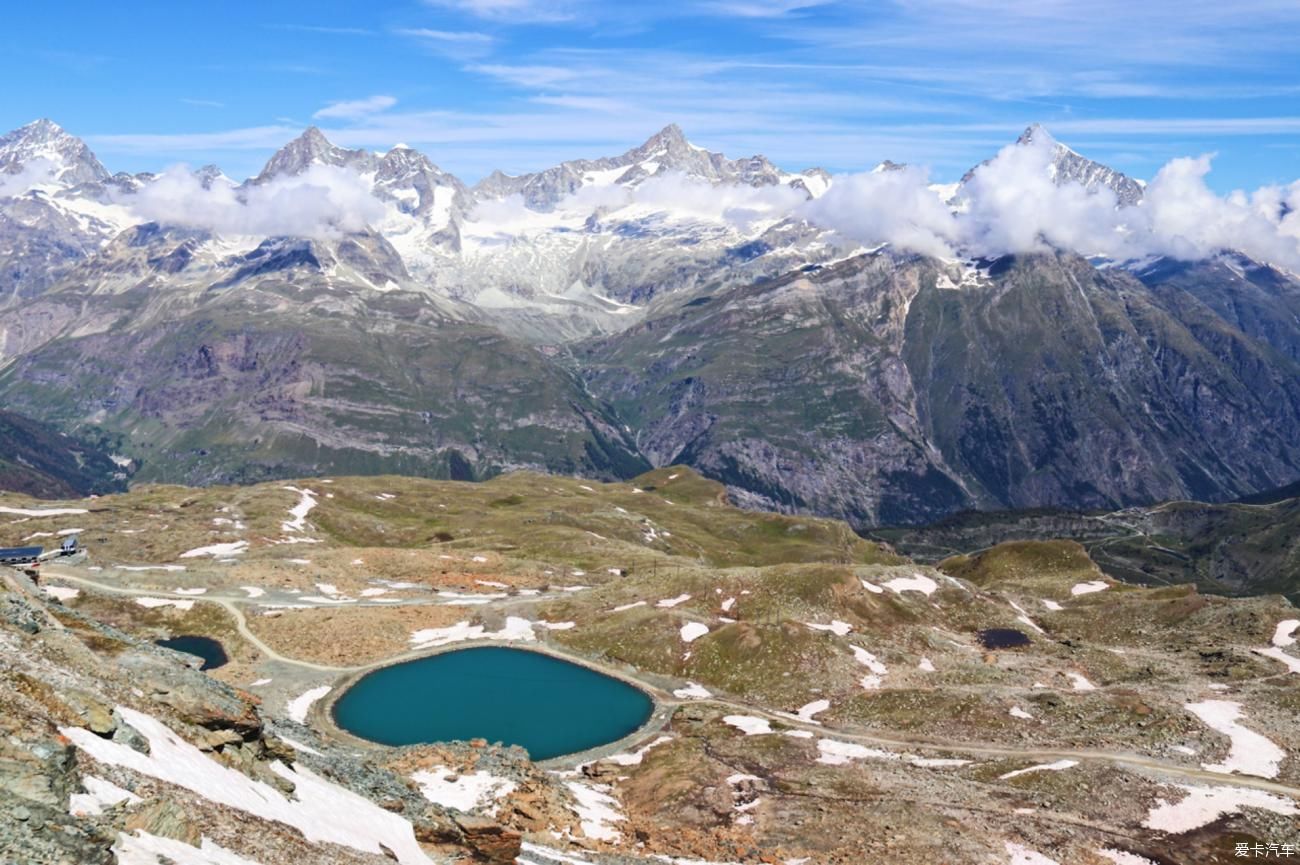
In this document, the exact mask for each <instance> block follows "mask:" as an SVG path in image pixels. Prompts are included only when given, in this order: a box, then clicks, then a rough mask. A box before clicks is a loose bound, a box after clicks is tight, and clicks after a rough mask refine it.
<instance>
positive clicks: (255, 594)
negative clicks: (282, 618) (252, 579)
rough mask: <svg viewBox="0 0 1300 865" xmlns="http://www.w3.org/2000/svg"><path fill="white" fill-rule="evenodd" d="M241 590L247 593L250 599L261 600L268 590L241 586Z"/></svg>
mask: <svg viewBox="0 0 1300 865" xmlns="http://www.w3.org/2000/svg"><path fill="white" fill-rule="evenodd" d="M240 588H241V589H243V590H244V591H245V592H247V593H248V596H249V597H250V598H260V597H262V595H265V594H266V589H263V588H259V587H258V586H240Z"/></svg>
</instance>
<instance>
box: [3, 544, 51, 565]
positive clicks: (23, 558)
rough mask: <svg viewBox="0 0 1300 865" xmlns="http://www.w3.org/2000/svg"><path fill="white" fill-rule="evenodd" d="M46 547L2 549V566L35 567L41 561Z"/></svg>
mask: <svg viewBox="0 0 1300 865" xmlns="http://www.w3.org/2000/svg"><path fill="white" fill-rule="evenodd" d="M44 550H45V548H44V547H0V565H14V566H20V565H34V564H36V563H37V562H39V561H40V560H41V553H42V552H44Z"/></svg>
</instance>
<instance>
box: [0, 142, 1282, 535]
mask: <svg viewBox="0 0 1300 865" xmlns="http://www.w3.org/2000/svg"><path fill="white" fill-rule="evenodd" d="M19 133H22V134H19ZM4 140H5V141H6V142H7V144H6V145H5V146H6V150H5V159H6V161H5V163H4V164H5V165H6V169H5V172H6V173H5V174H3V175H0V179H7V183H8V185H7V186H6V187H5V188H4V191H3V195H0V266H2V268H0V279H2V280H3V281H2V282H0V401H3V402H4V403H5V404H6V405H7V406H10V407H12V408H13V409H14V410H16V411H19V412H21V413H23V414H25V415H27V416H30V417H33V418H36V419H38V420H41V421H44V422H50V423H54V424H56V425H58V426H59V427H60V428H63V429H66V430H70V431H71V430H77V429H81V428H84V427H87V426H93V427H96V428H99V429H103V430H106V431H108V432H109V433H111V434H113V435H120V436H124V437H125V438H127V439H132V440H134V439H133V437H138V438H139V440H140V443H141V444H140V448H142V450H140V451H139V452H138V453H132V454H131V455H132V456H137V457H141V458H144V459H145V467H144V469H143V474H142V475H140V477H143V478H150V477H151V478H153V479H167V478H173V473H174V479H183V480H186V481H189V482H202V483H206V482H214V481H237V480H247V479H253V478H266V477H286V476H298V475H303V474H312V473H317V472H320V471H327V470H337V471H349V472H381V471H403V472H409V473H419V474H434V475H439V476H450V477H458V478H466V479H468V478H475V477H484V476H487V475H490V474H492V473H494V472H497V471H501V470H504V469H508V468H517V467H531V468H540V469H546V470H550V471H561V472H565V473H582V474H591V475H597V476H601V477H628V476H631V475H633V474H635V473H637V472H639V471H642V470H644V468H645V467H646V466H647V465H652V464H653V465H667V464H671V463H679V462H680V463H686V464H690V465H692V466H695V467H696V468H698V469H700V470H702V471H704V472H705V473H707V474H709V475H710V476H711V477H714V478H717V479H720V480H723V481H725V482H726V483H727V484H728V485H729V486H730V487H731V489H732V491H733V493H735V494H736V496H737V497H738V499H739V500H742V501H747V502H750V503H762V504H764V505H765V506H769V507H777V508H781V509H788V510H808V511H813V512H817V513H824V514H835V515H839V516H844V517H846V518H848V519H851V520H852V521H854V522H855V523H856V524H858V525H864V526H865V525H873V524H879V523H888V522H906V521H911V520H916V519H929V518H933V517H937V516H942V515H943V514H946V513H950V512H952V511H955V510H959V509H962V508H967V507H1032V506H1045V505H1052V506H1062V507H1084V506H1086V507H1112V506H1118V505H1121V504H1125V503H1132V502H1141V501H1147V500H1151V499H1154V498H1177V497H1180V496H1197V497H1230V496H1237V495H1242V494H1246V493H1250V492H1253V491H1256V490H1259V489H1263V488H1265V487H1268V486H1276V485H1279V484H1282V483H1286V482H1288V481H1290V480H1293V469H1294V466H1296V465H1300V436H1298V435H1296V434H1295V433H1294V430H1297V429H1300V423H1298V422H1297V410H1296V409H1295V406H1298V405H1300V392H1298V391H1297V386H1296V384H1295V383H1296V382H1300V366H1297V364H1300V329H1297V327H1296V325H1295V322H1296V321H1300V280H1296V279H1295V278H1293V277H1292V276H1291V275H1289V274H1288V273H1287V272H1285V271H1283V270H1279V269H1277V268H1274V267H1270V266H1266V265H1263V264H1261V263H1260V262H1257V261H1251V260H1250V259H1249V258H1246V257H1242V256H1240V255H1238V254H1231V255H1224V254H1220V253H1221V250H1216V251H1215V252H1214V253H1212V254H1210V255H1207V256H1201V257H1193V258H1194V259H1195V260H1191V261H1182V260H1179V261H1175V260H1173V259H1170V258H1167V257H1166V258H1156V257H1148V258H1146V259H1144V260H1143V261H1141V262H1139V263H1138V264H1131V265H1129V266H1127V267H1120V266H1115V264H1114V263H1113V262H1097V261H1093V260H1089V259H1086V258H1082V257H1080V256H1079V255H1077V254H1074V253H1072V252H1070V251H1068V250H1063V249H1054V250H1044V249H1042V248H1035V249H1034V251H1033V252H1032V253H1017V254H1015V255H992V256H984V257H980V256H978V255H973V254H971V253H970V251H969V250H967V249H964V248H962V247H961V244H962V243H963V242H965V241H963V240H962V238H963V234H962V232H961V231H960V230H957V229H959V228H960V227H961V226H960V220H961V219H963V218H967V217H971V213H972V212H970V211H962V201H961V196H962V194H963V191H962V190H961V189H960V188H958V189H956V190H954V189H953V188H952V186H940V185H934V186H931V187H930V188H929V190H927V189H926V188H925V186H924V185H922V184H924V183H926V181H925V179H924V175H923V173H921V172H913V171H908V170H905V169H904V168H903V167H902V166H900V165H898V164H897V163H888V162H887V163H882V164H881V165H880V166H879V167H878V169H877V171H876V173H875V174H872V175H863V176H861V177H857V178H848V179H844V180H842V181H837V182H835V183H834V184H832V183H831V181H830V179H829V178H828V176H827V175H825V173H824V172H819V171H817V170H810V171H805V172H802V173H798V174H795V173H790V172H787V171H784V170H782V169H779V168H777V167H776V166H774V165H772V163H770V162H769V161H767V160H766V159H764V158H762V157H753V158H751V159H743V160H730V159H727V158H726V157H724V156H722V155H721V154H717V153H712V152H709V151H707V150H704V149H702V148H699V147H696V146H695V145H692V144H691V143H690V142H689V141H687V140H686V139H685V137H684V136H683V135H682V133H681V130H679V129H677V128H676V127H668V128H667V129H665V130H663V131H662V132H660V133H658V134H657V135H655V136H653V137H651V138H650V139H649V140H648V141H647V142H646V143H645V144H643V145H641V146H639V147H636V148H633V149H632V150H629V151H627V152H626V153H624V154H622V155H620V156H615V157H609V158H605V159H596V160H580V161H576V162H566V163H563V164H561V165H558V166H555V167H553V168H550V169H547V170H545V171H541V172H537V173H535V174H531V175H527V176H524V177H515V178H509V177H505V176H504V175H499V174H498V175H493V176H491V177H489V178H487V179H486V180H484V181H483V182H482V183H480V184H478V185H477V186H475V187H473V188H467V187H466V186H465V184H463V183H462V182H461V181H460V180H458V179H457V178H455V177H454V176H452V175H450V174H448V173H446V172H444V171H442V170H441V169H439V168H438V167H437V165H436V164H435V163H434V162H433V161H431V160H430V159H428V158H427V157H426V156H425V155H423V154H421V153H419V152H418V151H416V150H413V149H411V148H408V147H401V146H398V147H394V148H393V149H391V150H389V151H386V152H383V153H375V152H370V151H365V150H350V149H347V148H342V147H338V146H336V145H334V144H332V143H331V142H330V141H329V139H328V138H327V137H326V136H325V135H324V134H323V133H322V132H320V131H319V130H316V129H309V130H307V131H306V132H305V133H303V135H301V136H300V137H298V138H297V139H295V140H294V141H292V142H289V144H287V145H286V146H285V147H284V148H282V149H281V150H280V151H279V152H278V153H276V154H275V155H274V156H273V157H272V158H271V159H270V160H269V161H268V163H267V165H266V168H265V169H264V170H263V171H262V172H260V173H259V174H258V175H257V176H256V177H254V178H252V179H250V180H248V181H245V182H243V183H238V184H237V183H235V181H233V180H231V179H230V178H228V177H226V176H225V175H224V174H222V173H221V172H220V170H219V169H217V168H215V167H213V166H205V167H204V168H200V169H198V170H197V171H194V172H189V171H187V170H178V169H172V170H169V171H167V172H164V173H163V174H160V175H157V176H155V175H151V174H138V175H115V176H111V177H110V176H108V173H107V171H105V170H104V169H103V166H100V165H99V164H98V161H97V160H94V157H93V155H92V154H90V153H89V150H87V149H85V147H84V145H82V144H80V142H77V141H76V140H75V139H72V138H71V136H66V133H62V132H61V131H56V130H55V129H54V128H52V125H50V124H33V126H32V127H29V128H27V131H26V132H24V131H23V130H19V131H18V132H15V133H12V134H11V135H9V136H6V137H5V139H4ZM42 142H43V143H42ZM1049 143H1050V147H1044V145H1047V144H1049ZM1019 144H1020V146H1023V147H1030V146H1033V147H1037V148H1041V152H1030V151H1017V150H1016V149H1015V148H1014V147H1010V148H1009V149H1008V152H1010V153H1011V154H1012V155H1016V154H1020V155H1022V156H1026V157H1032V158H1024V159H1013V160H1011V162H1012V167H1013V168H1016V169H1017V170H1019V171H1021V172H1022V173H1023V171H1024V170H1025V169H1026V168H1027V169H1028V170H1030V171H1032V172H1036V171H1039V170H1040V169H1041V170H1043V171H1045V172H1046V173H1047V176H1048V177H1049V178H1050V179H1051V180H1053V181H1054V182H1055V183H1056V184H1058V185H1064V184H1067V183H1078V184H1081V185H1082V186H1083V187H1085V188H1087V189H1099V188H1106V189H1110V190H1114V192H1115V194H1116V196H1117V199H1118V204H1119V205H1120V206H1121V208H1127V207H1147V206H1149V205H1151V204H1152V203H1153V202H1154V201H1155V193H1154V192H1153V193H1152V194H1151V196H1148V197H1147V200H1145V201H1144V200H1142V186H1141V184H1140V183H1139V182H1138V181H1136V180H1133V179H1131V178H1128V177H1126V176H1124V175H1122V174H1120V173H1119V172H1115V171H1112V170H1110V169H1108V168H1106V167H1105V166H1102V165H1100V164H1098V163H1095V162H1092V161H1090V160H1087V159H1086V158H1084V157H1082V156H1080V155H1079V154H1077V153H1075V152H1074V151H1072V150H1070V149H1069V148H1067V147H1065V146H1064V145H1061V144H1059V142H1055V141H1053V140H1050V139H1049V138H1047V137H1046V132H1044V131H1043V130H1041V129H1039V128H1031V129H1030V130H1028V131H1027V132H1026V134H1025V135H1024V136H1022V137H1021V139H1020V141H1019ZM51 153H53V154H54V155H55V156H57V159H55V158H52V157H50V156H49V155H48V154H51ZM33 166H35V167H33ZM51 166H54V167H53V170H51V168H50V167H51ZM96 166H98V170H96ZM1004 176H1007V173H1006V172H1003V174H1001V175H1000V174H998V173H997V172H991V173H990V174H989V175H986V176H983V177H981V178H980V181H979V182H978V183H976V184H974V186H971V187H968V188H967V190H966V191H967V192H979V191H980V190H979V187H980V185H981V184H985V185H986V186H987V185H988V184H994V183H999V182H1001V180H1000V178H1001V177H1004ZM864 180H865V186H863V185H859V186H858V187H857V188H858V189H859V190H862V189H866V190H867V192H868V193H869V192H870V191H871V190H883V193H881V194H882V195H883V196H884V200H885V203H886V204H887V205H888V204H890V203H891V202H892V201H897V202H899V203H901V204H904V205H906V206H908V207H912V208H914V211H913V212H914V215H916V216H918V217H919V218H922V219H923V220H930V222H931V224H938V225H939V226H940V228H943V229H945V230H949V229H951V230H950V231H949V233H947V234H945V235H944V237H945V239H947V240H951V241H952V244H953V246H951V247H948V248H947V251H946V252H938V253H934V252H932V253H928V254H921V253H917V252H909V251H907V250H906V249H904V248H902V245H901V244H900V245H899V247H898V248H895V247H894V246H892V245H890V244H888V243H883V244H882V243H873V244H871V245H870V246H868V247H866V248H864V247H863V245H861V244H865V243H867V242H868V241H869V240H871V238H870V237H869V236H867V235H870V233H871V232H872V231H873V230H875V229H873V228H872V227H871V225H867V227H866V228H865V229H863V231H862V235H860V236H858V239H857V240H856V241H854V240H849V239H847V238H846V236H844V235H841V234H839V233H837V230H836V229H834V228H832V227H829V226H828V224H826V223H822V222H820V221H818V220H817V217H816V211H817V210H818V209H819V208H822V209H829V210H834V211H837V212H838V213H839V214H840V215H841V216H847V217H849V218H850V221H852V218H853V217H856V216H857V215H858V214H857V210H858V209H859V208H860V207H861V206H862V203H863V202H862V201H861V200H860V199H859V198H856V197H854V196H855V195H856V194H857V193H854V194H849V193H851V192H852V190H853V189H854V188H855V187H854V186H853V184H855V183H857V184H862V183H863V182H864ZM1042 180H1043V178H1041V177H1035V178H1034V180H1033V182H1034V184H1035V185H1036V186H1037V187H1045V188H1046V189H1048V190H1054V189H1055V187H1053V186H1052V185H1051V184H1050V183H1043V182H1042ZM909 184H910V185H909ZM953 186H958V187H960V186H961V184H955V185H953ZM900 190H901V191H902V193H905V195H900ZM994 192H995V193H1011V192H1014V190H1007V189H1002V188H999V189H995V190H994ZM864 194H866V193H864ZM889 195H899V196H900V197H897V198H895V199H890V198H888V196H889ZM192 196H193V197H192ZM907 196H911V197H910V198H909V197H907ZM995 197H1000V198H1001V199H1002V200H1007V199H1010V200H1011V202H1012V205H1013V206H1012V208H1011V211H1008V218H1014V217H1015V215H1016V214H1015V213H1014V210H1015V208H1014V204H1015V195H1014V194H1000V195H997V196H995ZM1072 198H1074V199H1078V198H1080V196H1072ZM1082 198H1086V199H1091V197H1090V196H1083V197H1082ZM945 201H947V202H952V203H951V204H950V205H949V206H948V207H946V208H945V207H944V205H943V203H942V202H945ZM1098 201H1099V202H1100V204H1102V205H1104V206H1105V210H1106V212H1107V213H1113V212H1114V209H1113V208H1111V207H1109V202H1108V201H1107V200H1104V199H1099V200H1098ZM322 202H324V203H325V204H327V205H328V207H326V208H325V209H326V210H327V211H330V213H329V215H328V218H324V219H321V220H317V221H315V222H311V223H310V224H306V223H302V222H301V221H298V222H294V221H293V220H291V219H287V217H294V216H300V215H301V214H300V211H302V210H310V209H312V207H316V206H317V205H320V204H321V203H322ZM146 203H148V204H149V205H150V206H149V207H145V206H144V205H145V204H146ZM870 203H874V204H876V205H877V209H879V207H878V204H879V202H870ZM830 204H833V205H834V207H833V208H831V207H828V205H830ZM194 205H203V206H201V207H200V206H194ZM277 210H282V211H284V213H276V212H275V211H277ZM263 211H267V212H269V213H270V216H274V217H276V218H274V219H271V218H260V217H265V216H267V213H263ZM885 211H886V215H887V216H890V218H892V211H889V208H888V207H886V208H885ZM252 216H259V219H252V218H250V217H252ZM901 218H903V219H907V218H910V217H909V214H908V213H904V214H903V215H902V217H901ZM867 222H868V223H869V222H870V220H868V221H867ZM832 224H833V221H832ZM299 227H300V228H299ZM846 233H847V232H846ZM1160 254H1163V253H1162V252H1159V251H1158V252H1157V255H1160ZM1184 258H1188V256H1184ZM1098 322H1104V323H1105V325H1104V326H1103V327H1101V328H1099V327H1098ZM1220 357H1228V358H1231V362H1230V363H1224V362H1220V361H1218V360H1215V359H1216V358H1220ZM1045 369H1050V370H1053V373H1052V375H1050V376H1044V375H1041V374H1040V373H1041V371H1042V370H1045ZM1116 381H1123V382H1127V383H1128V385H1127V386H1126V387H1125V388H1120V389H1118V390H1117V389H1116V388H1114V387H1113V383H1114V382H1116ZM1153 407H1158V412H1157V409H1156V408H1153ZM1079 430H1087V431H1088V435H1087V436H1081V435H1080V434H1079V432H1078V431H1079ZM1278 430H1282V431H1283V433H1282V434H1280V438H1279V433H1278V432H1277V431H1278ZM250 448H255V449H256V450H255V453H253V454H252V455H250ZM1007 454H1015V455H1016V457H1015V459H1014V460H1011V461H1008V457H1007ZM1261 454H1265V456H1261ZM150 466H152V468H151V467H150ZM1116 467H1121V468H1116ZM151 472H152V474H151Z"/></svg>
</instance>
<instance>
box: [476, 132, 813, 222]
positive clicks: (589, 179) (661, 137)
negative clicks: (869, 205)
mask: <svg viewBox="0 0 1300 865" xmlns="http://www.w3.org/2000/svg"><path fill="white" fill-rule="evenodd" d="M672 173H678V174H682V175H685V176H686V177H688V178H690V179H692V180H698V181H702V182H705V183H710V184H744V185H747V186H776V185H778V184H784V185H787V186H790V187H792V188H795V189H800V190H803V191H804V192H805V193H806V194H808V195H809V196H817V195H820V194H821V193H823V192H824V191H825V190H826V188H827V186H829V184H830V175H829V174H828V173H827V172H825V171H823V170H822V169H820V168H812V169H808V170H806V171H804V172H802V173H801V174H791V173H789V172H787V171H782V170H781V169H779V168H777V167H776V166H775V165H773V164H772V163H771V162H769V161H768V160H767V157H764V156H751V157H749V158H748V159H734V160H733V159H727V158H726V157H725V156H723V155H722V154H721V153H713V152H711V151H709V150H706V149H704V148H703V147H698V146H696V145H694V144H692V143H691V142H689V141H687V140H686V136H685V135H684V134H683V133H682V130H681V128H680V127H679V126H677V124H675V123H674V124H670V125H668V126H666V127H664V128H663V129H662V130H660V131H659V132H657V133H655V134H654V135H652V136H651V137H650V138H649V139H648V140H647V141H646V142H645V144H642V145H641V146H640V147H635V148H633V149H631V150H629V151H627V152H626V153H624V154H622V155H620V156H613V157H608V158H604V159H578V160H573V161H571V162H563V163H561V164H559V165H557V166H555V167H553V168H548V169H546V170H545V171H539V172H536V173H534V174H523V175H519V176H513V177H512V176H511V175H508V174H503V173H501V172H500V171H494V172H493V173H492V174H490V175H489V176H487V177H486V178H484V179H483V180H482V181H480V182H479V183H478V184H476V185H475V186H474V188H473V195H474V198H475V200H476V201H492V200H496V199H501V198H505V197H506V196H508V195H521V196H522V197H523V200H524V204H526V205H527V206H528V207H529V208H530V209H532V210H548V209H550V208H552V207H554V206H555V205H556V204H557V203H558V202H559V201H560V200H561V199H563V198H564V197H565V196H568V195H573V194H574V193H576V192H577V191H578V190H580V189H588V188H592V187H597V188H599V187H606V186H614V185H619V186H629V187H635V186H637V185H638V184H640V183H641V182H642V181H644V180H646V179H647V178H650V177H657V176H658V177H662V176H665V175H668V174H672Z"/></svg>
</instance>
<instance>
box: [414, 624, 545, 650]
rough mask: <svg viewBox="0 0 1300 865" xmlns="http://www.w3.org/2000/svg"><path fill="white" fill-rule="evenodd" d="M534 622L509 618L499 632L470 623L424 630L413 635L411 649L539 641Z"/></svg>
mask: <svg viewBox="0 0 1300 865" xmlns="http://www.w3.org/2000/svg"><path fill="white" fill-rule="evenodd" d="M533 624H534V623H533V622H530V621H528V620H527V619H521V618H518V617H517V616H507V617H506V623H505V626H504V627H502V628H501V630H499V631H489V630H487V629H486V628H485V627H484V626H483V625H471V624H470V623H469V622H457V623H456V624H454V625H450V626H448V627H445V628H424V629H423V630H419V631H416V632H414V633H413V634H411V647H412V648H414V649H430V648H434V647H436V646H446V645H449V644H451V643H461V642H464V641H466V640H505V641H507V642H510V641H516V640H517V641H522V642H532V641H534V640H536V639H537V634H536V633H534V631H533Z"/></svg>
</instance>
